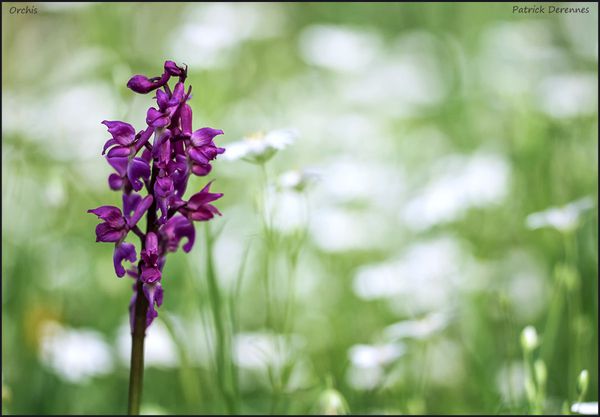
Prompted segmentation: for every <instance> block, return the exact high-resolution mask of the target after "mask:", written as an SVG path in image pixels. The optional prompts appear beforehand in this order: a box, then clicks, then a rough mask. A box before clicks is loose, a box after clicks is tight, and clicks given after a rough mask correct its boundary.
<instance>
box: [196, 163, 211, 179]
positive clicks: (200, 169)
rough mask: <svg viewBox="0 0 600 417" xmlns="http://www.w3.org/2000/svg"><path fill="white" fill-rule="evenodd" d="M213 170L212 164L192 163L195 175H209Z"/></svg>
mask: <svg viewBox="0 0 600 417" xmlns="http://www.w3.org/2000/svg"><path fill="white" fill-rule="evenodd" d="M211 170H212V167H211V166H210V164H193V165H192V173H194V175H198V176H199V177H204V176H205V175H208V174H209V173H210V171H211Z"/></svg>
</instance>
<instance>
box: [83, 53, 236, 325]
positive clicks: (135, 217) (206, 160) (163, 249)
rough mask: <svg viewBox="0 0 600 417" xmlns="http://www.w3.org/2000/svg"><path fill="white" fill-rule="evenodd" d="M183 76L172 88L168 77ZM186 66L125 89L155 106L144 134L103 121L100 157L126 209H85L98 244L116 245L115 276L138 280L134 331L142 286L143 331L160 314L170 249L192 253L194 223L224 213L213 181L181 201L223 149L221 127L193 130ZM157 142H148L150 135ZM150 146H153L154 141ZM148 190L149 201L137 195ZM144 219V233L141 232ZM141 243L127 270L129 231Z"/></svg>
mask: <svg viewBox="0 0 600 417" xmlns="http://www.w3.org/2000/svg"><path fill="white" fill-rule="evenodd" d="M172 77H178V81H177V83H176V84H175V86H174V87H173V89H171V88H170V87H169V84H168V82H169V80H170V79H171V78H172ZM186 78H187V67H185V68H184V67H180V66H178V65H177V64H176V63H175V62H173V61H166V62H165V65H164V72H163V74H162V75H161V76H160V77H154V78H148V77H146V76H144V75H135V76H133V77H132V78H131V79H130V80H129V82H128V83H127V87H128V88H130V89H131V90H133V91H134V92H136V93H140V94H147V93H149V92H151V91H156V96H155V99H156V104H157V105H156V107H150V108H149V109H148V111H147V113H146V125H147V126H145V128H144V129H142V130H141V131H139V132H137V133H136V130H135V128H134V127H133V126H132V125H130V124H129V123H125V122H120V121H108V120H105V121H103V122H102V123H103V124H104V125H105V126H106V127H107V128H108V133H110V135H111V138H110V139H109V140H108V141H107V142H106V144H105V145H104V149H103V150H102V154H103V155H106V160H107V161H108V163H109V164H110V166H111V167H112V168H114V170H115V172H114V173H112V174H111V175H110V176H109V177H108V185H109V187H110V188H111V189H112V190H115V191H121V192H122V193H123V200H122V203H123V206H122V209H120V208H118V207H115V206H101V207H98V208H96V209H93V210H88V212H89V213H93V214H95V215H96V216H98V218H99V219H101V220H102V221H103V222H102V223H100V224H98V226H97V227H96V241H97V242H114V244H115V250H114V255H113V261H114V267H115V273H116V274H117V276H118V277H123V276H125V274H127V275H129V276H131V277H133V278H134V279H135V280H136V284H134V295H133V297H132V300H131V303H130V315H131V320H132V327H133V317H134V314H135V313H134V309H135V304H136V300H137V288H138V283H140V285H141V286H142V289H143V293H144V295H145V297H146V299H147V300H148V310H147V314H146V327H147V326H149V325H150V323H152V320H154V318H155V317H156V316H157V315H158V312H157V311H156V307H159V306H160V305H161V304H162V300H163V288H162V286H161V279H162V269H163V267H164V264H165V258H166V255H167V253H168V252H174V251H176V250H177V248H178V247H179V243H180V241H181V240H182V239H184V238H185V239H186V242H185V244H184V245H183V250H184V251H185V252H189V251H190V250H191V249H192V246H193V244H194V239H195V230H194V225H193V222H194V221H206V220H210V219H212V218H213V217H214V216H215V215H216V214H217V215H220V214H221V213H219V210H218V209H217V208H216V207H215V206H213V205H212V204H211V202H213V201H215V200H217V199H219V198H220V197H221V196H222V195H223V194H221V193H211V192H210V185H211V183H210V182H209V183H208V184H207V185H206V186H205V187H204V188H203V189H202V190H201V191H200V192H198V193H196V194H194V195H193V196H191V197H190V198H189V199H188V200H185V199H184V193H185V191H186V187H187V183H188V179H189V177H190V175H191V174H194V175H197V176H205V175H207V174H208V173H209V172H210V171H211V165H210V163H211V161H212V160H214V159H215V158H216V157H217V155H219V154H222V153H223V152H225V149H224V148H219V147H217V146H216V145H215V143H214V138H215V137H216V136H217V135H221V134H223V131H222V130H218V129H212V128H209V127H205V128H201V129H198V130H195V131H193V130H192V109H191V107H190V106H189V104H187V102H188V100H189V99H190V95H191V90H192V89H191V87H189V88H188V89H187V91H186V88H185V80H186ZM152 136H153V140H152V141H151V140H150V139H151V137H152ZM150 142H152V143H150ZM143 189H145V190H146V192H147V195H146V196H142V195H141V194H140V192H141V191H142V190H143ZM144 215H147V220H148V221H147V230H146V232H145V233H144V232H142V231H141V230H140V228H139V227H138V223H139V221H140V220H141V218H142V217H143V216H144ZM130 231H132V232H134V233H135V234H136V235H137V236H138V237H139V238H140V240H141V247H142V249H141V252H140V260H139V262H138V265H137V268H132V269H129V270H125V268H124V267H123V262H124V261H129V262H131V263H134V262H136V261H137V260H138V256H137V254H136V249H135V246H134V245H133V244H132V243H128V242H125V239H126V237H127V235H128V234H129V232H130Z"/></svg>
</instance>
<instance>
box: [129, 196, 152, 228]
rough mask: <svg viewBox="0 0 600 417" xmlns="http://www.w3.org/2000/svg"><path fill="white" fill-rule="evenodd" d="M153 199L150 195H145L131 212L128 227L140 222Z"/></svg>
mask: <svg viewBox="0 0 600 417" xmlns="http://www.w3.org/2000/svg"><path fill="white" fill-rule="evenodd" d="M152 201H153V197H152V196H151V195H147V196H146V197H144V198H143V199H142V201H140V203H139V204H138V205H137V207H136V208H135V211H134V212H133V216H131V218H130V219H129V220H128V221H127V223H128V224H129V227H133V226H135V225H136V224H137V222H139V221H140V219H141V218H142V216H143V215H144V214H145V213H146V211H147V210H148V208H149V207H150V206H151V205H152Z"/></svg>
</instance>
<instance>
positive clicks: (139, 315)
mask: <svg viewBox="0 0 600 417" xmlns="http://www.w3.org/2000/svg"><path fill="white" fill-rule="evenodd" d="M157 176H158V169H157V167H156V166H153V167H152V178H151V180H150V189H151V190H152V189H153V188H154V183H155V182H156V177H157ZM155 228H156V201H153V202H152V204H151V205H150V208H149V209H148V217H147V224H146V232H147V233H148V232H151V231H153V230H154V229H155ZM140 241H141V245H142V249H144V248H145V246H146V242H145V241H144V239H143V238H142V237H141V236H140ZM141 273H142V264H141V262H140V264H139V268H138V274H140V275H141ZM136 291H137V293H136V299H135V307H134V308H135V313H134V324H133V333H132V334H131V366H130V369H129V403H128V407H127V413H128V414H129V415H139V414H140V403H141V401H142V385H143V382H144V338H145V336H146V313H147V311H148V300H146V295H145V294H144V284H143V282H142V281H141V280H138V281H137V286H136Z"/></svg>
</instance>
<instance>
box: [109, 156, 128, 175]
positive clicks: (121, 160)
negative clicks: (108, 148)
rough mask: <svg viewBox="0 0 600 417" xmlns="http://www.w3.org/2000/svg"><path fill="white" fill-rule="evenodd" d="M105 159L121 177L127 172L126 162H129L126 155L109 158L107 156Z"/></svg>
mask: <svg viewBox="0 0 600 417" xmlns="http://www.w3.org/2000/svg"><path fill="white" fill-rule="evenodd" d="M106 160H107V161H108V163H109V164H110V166H112V167H113V168H114V169H115V171H117V174H119V175H120V176H122V177H124V176H125V174H127V164H128V163H129V158H128V157H126V156H120V157H114V158H110V157H108V156H107V157H106Z"/></svg>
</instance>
